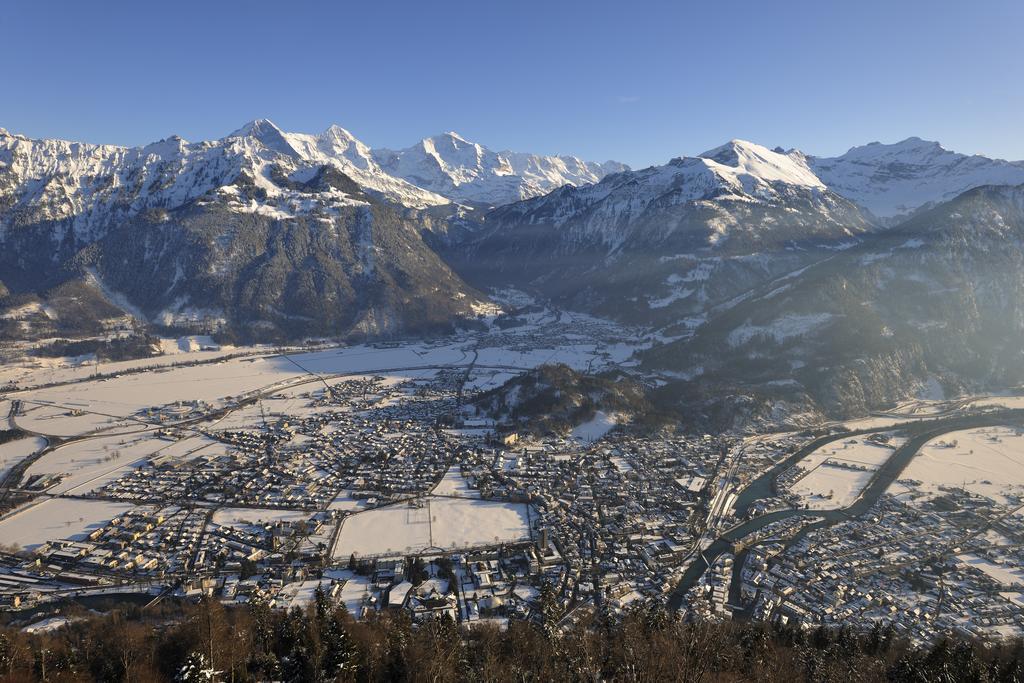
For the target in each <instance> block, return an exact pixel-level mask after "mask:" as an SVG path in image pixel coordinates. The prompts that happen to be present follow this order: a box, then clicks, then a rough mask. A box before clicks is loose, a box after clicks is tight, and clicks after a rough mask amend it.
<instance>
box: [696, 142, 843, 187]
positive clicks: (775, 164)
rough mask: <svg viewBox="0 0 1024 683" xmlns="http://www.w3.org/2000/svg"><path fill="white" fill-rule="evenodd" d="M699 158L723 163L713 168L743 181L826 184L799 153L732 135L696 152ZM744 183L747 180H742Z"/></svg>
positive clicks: (809, 184)
mask: <svg viewBox="0 0 1024 683" xmlns="http://www.w3.org/2000/svg"><path fill="white" fill-rule="evenodd" d="M699 157H700V158H701V159H705V160H706V161H710V162H712V163H713V164H715V165H717V166H720V167H724V168H718V169H715V170H719V171H726V172H728V173H729V174H730V175H731V174H735V175H736V176H737V178H738V179H739V180H740V181H741V182H742V181H745V180H748V179H751V178H756V179H758V180H761V181H764V182H769V183H771V182H782V183H786V184H788V185H799V186H803V187H825V184H824V183H823V182H821V180H820V179H819V178H818V176H816V175H815V174H814V172H813V171H811V169H810V168H809V167H808V165H807V161H806V159H805V157H804V155H803V154H802V153H800V152H799V151H796V150H791V151H789V152H779V151H773V150H770V149H768V148H767V147H764V146H763V145H759V144H757V143H755V142H750V141H749V140H741V139H739V138H735V139H733V140H730V141H729V142H727V143H725V144H724V145H721V146H719V147H715V148H714V149H710V150H708V151H707V152H704V153H703V154H701V155H699ZM743 184H744V186H746V185H747V184H748V183H747V182H743Z"/></svg>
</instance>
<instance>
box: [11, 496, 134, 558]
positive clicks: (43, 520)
mask: <svg viewBox="0 0 1024 683" xmlns="http://www.w3.org/2000/svg"><path fill="white" fill-rule="evenodd" d="M133 507H135V506H133V505H130V504H128V503H114V502H109V501H105V500H80V499H71V498H48V499H45V500H43V501H42V502H40V503H37V504H34V505H30V506H28V507H26V508H23V509H21V510H19V511H17V512H15V513H13V514H11V515H9V516H7V517H5V518H4V519H3V520H0V543H3V544H14V545H17V546H20V547H22V548H26V549H28V550H32V549H34V548H37V547H39V546H41V545H42V544H43V543H45V542H46V541H53V540H57V539H72V540H81V539H83V538H85V537H86V536H87V535H88V534H89V532H91V531H92V530H93V529H96V528H99V527H101V526H103V525H104V524H106V523H107V522H109V521H110V520H111V519H114V518H115V517H119V516H120V515H122V514H124V513H125V512H127V511H128V510H131V509H132V508H133Z"/></svg>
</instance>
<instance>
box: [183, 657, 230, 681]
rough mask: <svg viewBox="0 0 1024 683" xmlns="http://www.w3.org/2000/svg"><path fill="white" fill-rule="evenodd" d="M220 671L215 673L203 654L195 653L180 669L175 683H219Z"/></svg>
mask: <svg viewBox="0 0 1024 683" xmlns="http://www.w3.org/2000/svg"><path fill="white" fill-rule="evenodd" d="M219 674H220V672H219V671H214V670H213V668H212V667H211V666H210V663H209V662H208V661H206V655H204V654H203V653H202V652H193V653H192V654H190V655H189V656H188V658H187V659H186V660H185V663H184V664H182V665H181V668H180V669H178V673H177V675H176V676H175V677H174V680H175V683H219V681H220V678H219V677H218V675H219Z"/></svg>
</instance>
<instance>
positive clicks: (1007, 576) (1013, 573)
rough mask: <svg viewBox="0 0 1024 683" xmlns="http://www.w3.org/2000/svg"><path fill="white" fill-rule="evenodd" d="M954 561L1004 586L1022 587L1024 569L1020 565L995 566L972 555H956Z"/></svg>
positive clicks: (993, 563) (1023, 585) (982, 558)
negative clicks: (956, 560) (958, 561)
mask: <svg viewBox="0 0 1024 683" xmlns="http://www.w3.org/2000/svg"><path fill="white" fill-rule="evenodd" d="M956 559H958V560H960V563H961V564H964V565H966V566H968V567H970V568H971V569H976V570H978V571H980V572H982V573H983V574H985V575H987V576H988V577H989V578H990V579H992V580H993V581H997V582H999V583H1001V584H1003V585H1004V586H1021V587H1024V568H1022V567H1021V566H1020V565H1010V564H996V563H995V562H993V561H992V560H990V559H988V558H987V557H981V556H979V555H975V554H974V553H968V554H965V555H957V556H956Z"/></svg>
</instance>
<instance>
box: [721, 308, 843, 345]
mask: <svg viewBox="0 0 1024 683" xmlns="http://www.w3.org/2000/svg"><path fill="white" fill-rule="evenodd" d="M831 319H832V314H831V313H813V314H810V315H797V314H790V315H784V316H782V317H780V318H778V319H777V320H773V321H772V322H771V323H769V324H768V325H752V324H750V323H749V322H748V323H746V324H744V325H740V326H739V327H737V328H736V329H734V330H733V331H732V332H730V333H729V336H728V338H727V340H726V341H728V343H729V346H732V347H736V346H742V345H743V344H746V343H747V342H748V341H750V340H751V339H754V338H755V337H762V336H764V337H769V338H771V339H773V340H774V341H775V342H777V343H778V342H783V341H785V340H787V339H789V338H791V337H799V336H802V335H805V334H807V333H808V332H811V331H812V330H815V329H817V328H819V327H821V326H822V325H824V324H825V323H827V322H828V321H830V320H831Z"/></svg>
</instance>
